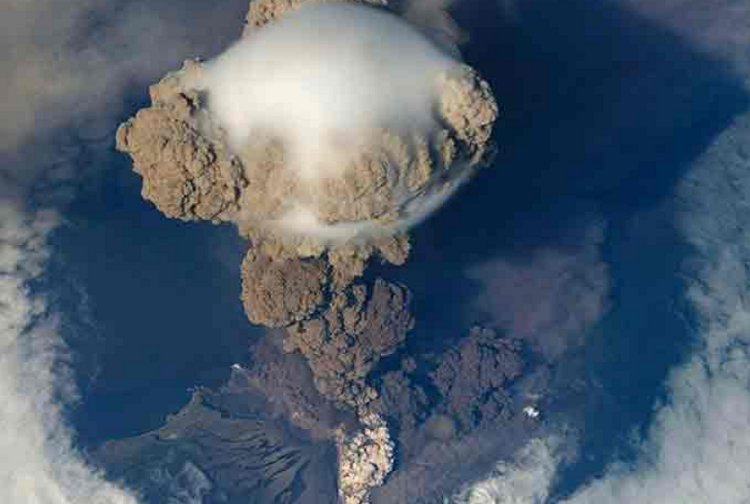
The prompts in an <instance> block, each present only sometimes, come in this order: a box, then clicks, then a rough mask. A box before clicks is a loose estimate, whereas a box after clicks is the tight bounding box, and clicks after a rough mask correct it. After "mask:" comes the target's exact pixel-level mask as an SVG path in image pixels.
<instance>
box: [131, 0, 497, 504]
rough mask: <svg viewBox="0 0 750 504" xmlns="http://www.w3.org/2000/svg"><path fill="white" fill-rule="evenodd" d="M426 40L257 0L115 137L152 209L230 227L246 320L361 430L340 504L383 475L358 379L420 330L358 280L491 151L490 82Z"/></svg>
mask: <svg viewBox="0 0 750 504" xmlns="http://www.w3.org/2000/svg"><path fill="white" fill-rule="evenodd" d="M365 4H371V5H365ZM441 19H442V18H441ZM422 29H423V30H425V27H424V26H422ZM427 32H429V30H425V31H420V30H419V29H417V28H416V27H414V26H412V25H410V24H408V23H407V22H406V21H404V20H402V19H401V18H399V17H398V16H396V15H394V14H393V13H392V11H391V9H390V8H389V6H388V4H387V2H386V1H385V0H360V1H357V0H350V1H342V0H331V1H326V2H319V1H314V0H254V1H253V2H252V3H251V4H250V10H249V14H248V17H247V26H246V28H245V30H244V34H243V39H242V40H240V41H239V42H237V43H236V44H235V45H233V46H232V47H230V48H229V49H228V50H227V51H226V52H225V53H224V54H222V55H221V56H219V57H218V58H216V59H215V60H212V61H209V62H207V63H203V62H200V61H187V62H185V64H184V66H183V68H182V69H181V70H179V71H177V72H173V73H170V74H168V75H167V76H166V77H164V78H163V79H162V80H161V81H160V82H159V83H157V84H156V85H154V86H152V87H151V89H150V93H151V101H152V105H151V107H149V108H146V109H143V110H141V111H139V112H138V114H137V115H136V116H135V117H134V118H132V119H130V120H128V121H127V122H126V123H124V124H123V125H122V126H121V127H120V128H119V130H118V133H117V146H118V148H119V149H120V150H122V151H124V152H127V153H128V154H130V156H131V157H132V158H133V161H134V169H135V171H136V172H138V173H139V174H140V175H141V176H142V177H143V191H142V194H143V196H144V198H146V199H148V200H150V201H152V202H153V203H154V204H155V205H156V206H157V207H158V208H159V209H160V210H161V211H162V212H163V213H164V214H166V215H167V216H169V217H173V218H179V219H182V220H211V221H213V222H231V223H234V224H236V225H237V228H238V230H239V232H240V233H241V234H242V236H244V237H246V238H247V239H248V240H249V242H250V248H249V250H248V252H247V255H246V257H245V259H244V261H243V263H242V281H243V287H242V301H243V304H244V308H245V312H246V313H247V316H248V319H249V320H250V321H251V322H253V323H255V324H262V325H265V326H267V327H274V328H279V329H283V331H282V334H283V335H284V341H283V345H282V347H283V349H284V350H285V351H286V352H299V353H301V354H302V355H304V357H305V358H306V360H307V362H308V364H309V366H310V368H311V370H312V374H313V378H314V383H315V386H316V388H317V390H318V391H319V392H320V393H321V394H322V395H323V396H324V397H326V398H328V399H331V400H333V401H335V403H336V405H337V406H340V407H342V408H345V409H353V410H355V411H356V413H357V415H358V417H359V418H360V420H361V423H362V425H363V430H362V431H361V432H360V433H359V434H355V435H353V436H352V437H351V438H350V436H349V435H348V434H346V435H342V437H340V438H337V443H338V444H339V456H340V458H341V459H342V460H341V461H340V474H339V476H340V477H339V490H340V493H341V497H342V502H347V503H362V502H366V500H367V495H368V493H369V489H370V488H371V487H373V486H376V485H379V484H381V483H382V482H383V480H384V478H385V476H386V475H387V473H388V472H389V471H390V470H391V468H392V462H393V458H392V442H391V440H390V436H389V434H388V431H387V428H386V427H385V423H384V422H382V419H380V417H379V414H378V412H377V411H375V410H374V409H373V408H374V406H373V404H374V401H375V400H376V399H377V397H378V392H377V390H376V389H375V388H374V387H373V386H371V384H369V382H368V380H367V378H368V375H369V373H370V372H371V371H372V370H373V369H374V368H375V367H376V366H377V365H378V363H379V361H380V360H381V359H382V358H383V357H385V356H387V355H391V354H393V353H394V352H396V351H397V350H398V348H399V347H401V346H402V345H403V344H404V342H405V341H406V337H407V334H408V332H409V331H410V330H411V329H412V327H413V326H414V318H413V317H412V315H411V313H410V311H409V302H410V299H411V294H410V292H409V290H408V289H407V288H406V287H405V286H403V285H400V284H396V283H392V282H388V281H387V280H385V279H382V278H377V279H369V280H367V281H365V280H357V278H358V277H360V276H361V275H362V273H363V271H364V269H365V267H366V265H367V262H368V260H369V259H370V258H371V257H372V256H373V255H377V256H379V257H380V258H381V259H382V260H384V261H387V262H390V263H392V264H402V263H404V262H405V261H406V259H407V257H408V254H409V249H410V244H409V237H408V235H407V234H406V232H407V231H408V229H409V228H410V227H411V226H413V225H415V224H417V223H419V222H420V221H421V220H423V219H424V218H426V217H427V216H428V215H429V214H430V213H431V212H433V211H434V210H436V209H437V208H438V207H440V206H441V205H442V204H443V203H444V202H445V201H446V200H447V199H448V198H449V197H450V196H451V195H452V194H453V193H454V192H455V191H456V189H457V188H458V187H459V186H460V185H461V183H462V182H464V181H466V180H468V179H469V178H470V177H471V176H472V175H473V174H474V173H475V172H476V170H477V169H479V168H480V167H482V166H486V165H488V164H489V162H490V160H491V158H492V155H493V153H494V151H495V149H494V145H493V144H492V142H491V140H490V138H491V133H492V126H493V123H494V122H495V119H496V117H497V114H498V109H497V105H496V103H495V100H494V97H493V95H492V92H491V91H490V88H489V85H488V84H487V83H486V82H485V81H484V80H482V79H481V78H480V77H479V75H478V74H477V73H476V72H475V71H474V70H473V69H471V68H470V67H468V66H467V65H464V64H463V63H461V62H460V61H458V60H457V59H456V58H455V56H452V55H451V54H453V53H454V51H449V52H450V54H449V52H446V51H445V50H443V49H441V47H446V44H445V40H440V41H438V42H435V41H433V40H432V39H430V38H428V37H427V36H426V35H425V34H424V33H427ZM440 44H442V45H440ZM381 423H382V425H381ZM368 425H369V427H367V426H368ZM373 426H380V427H377V428H375V427H373ZM372 446H378V447H379V448H378V451H377V453H374V452H372V449H371V447H372ZM371 452H372V453H371ZM373 453H374V454H373ZM375 455H377V456H375Z"/></svg>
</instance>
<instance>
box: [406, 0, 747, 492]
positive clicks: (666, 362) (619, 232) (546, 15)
mask: <svg viewBox="0 0 750 504" xmlns="http://www.w3.org/2000/svg"><path fill="white" fill-rule="evenodd" d="M511 11H512V13H513V15H512V16H505V17H504V14H503V12H506V13H507V12H509V10H508V9H501V7H500V6H499V4H498V3H496V2H493V1H489V0H481V1H477V2H471V3H470V4H469V3H468V2H467V3H466V4H459V5H457V6H456V8H455V9H454V15H455V17H456V18H457V20H458V21H459V23H460V24H461V25H462V27H463V28H464V29H466V30H467V31H468V32H469V33H470V34H471V37H470V41H469V43H468V44H467V45H466V46H464V47H463V48H462V51H463V53H464V56H465V58H466V60H467V62H468V63H469V64H471V65H474V66H476V67H477V68H479V69H480V71H481V72H482V74H483V76H484V77H486V78H487V79H488V80H489V81H490V83H491V85H492V87H493V90H494V92H495V94H496V97H497V100H498V103H499V105H500V108H501V115H500V120H499V124H498V127H497V129H496V139H497V142H498V144H499V145H500V154H499V156H498V158H497V160H496V166H494V167H493V168H490V169H487V170H484V171H483V172H480V174H479V175H478V177H477V178H476V179H475V180H474V181H473V182H472V183H471V184H468V185H467V186H466V187H465V188H464V189H463V190H462V191H461V192H460V193H459V194H458V195H457V197H456V198H455V199H454V200H453V201H451V202H450V203H449V204H448V205H447V206H446V207H445V208H443V209H442V210H441V211H440V212H439V213H438V214H436V215H435V216H433V217H432V218H431V219H430V220H429V221H427V222H426V223H425V224H423V225H422V226H421V227H419V228H418V229H416V230H415V231H414V235H415V240H414V243H415V249H414V251H413V255H412V262H411V264H413V265H415V266H414V267H408V266H407V268H405V269H404V270H403V273H401V272H399V271H394V272H393V273H392V274H393V275H394V276H398V275H402V278H403V281H404V282H405V283H406V284H407V285H409V287H410V288H411V289H412V290H414V291H415V309H416V311H417V319H418V320H419V324H418V325H417V328H416V329H415V331H414V333H413V335H412V336H410V340H409V341H408V345H409V348H410V350H411V351H415V352H418V353H419V352H424V351H428V350H432V349H434V346H435V340H436V339H438V340H441V341H442V343H443V344H444V345H447V344H449V343H450V342H451V341H452V340H453V339H454V338H457V337H460V336H461V335H462V328H463V327H465V326H466V325H467V324H469V323H473V322H477V321H478V322H485V323H487V322H489V323H492V318H491V317H487V318H484V319H480V320H477V319H476V318H475V312H474V311H472V310H471V309H470V307H471V305H472V303H474V302H475V300H476V299H477V298H481V297H482V296H489V297H492V296H495V297H496V298H495V299H493V302H495V303H497V304H498V305H500V304H502V299H501V298H497V296H498V293H497V292H493V291H492V290H490V289H488V284H487V282H485V281H483V279H481V278H478V277H477V275H474V277H470V276H467V275H466V272H467V271H470V270H472V269H473V268H476V267H477V265H482V264H491V263H492V262H493V261H502V262H504V263H505V264H511V265H512V264H517V265H518V266H519V268H520V269H524V268H525V269H534V268H535V267H536V266H537V265H536V264H535V263H534V262H533V261H534V260H535V259H534V258H535V257H538V256H539V255H540V254H543V253H547V252H549V251H552V252H553V253H556V254H561V255H563V256H565V255H568V256H575V255H576V252H577V251H578V250H580V249H581V247H582V243H583V240H582V239H583V237H585V236H586V233H585V231H586V229H588V228H589V226H590V225H591V223H592V221H593V222H595V221H596V220H597V219H601V220H603V221H604V222H606V225H607V228H606V229H607V231H606V239H605V240H604V242H603V243H602V244H601V245H600V247H599V249H600V251H599V256H598V261H593V262H592V263H591V264H592V266H594V267H596V266H597V264H600V263H601V262H602V261H605V262H607V263H610V264H615V263H620V264H624V266H622V267H620V266H618V267H616V268H614V267H612V268H610V269H609V270H604V271H603V273H604V274H603V275H602V276H601V278H602V279H603V280H606V279H607V277H609V282H610V285H611V298H612V300H613V303H614V306H615V307H616V311H615V312H614V314H613V319H614V320H615V321H617V322H619V323H621V324H622V323H625V328H623V327H620V328H618V332H617V333H613V332H612V331H609V335H607V334H605V333H607V332H608V330H609V329H610V328H612V327H613V325H614V324H615V323H616V322H609V323H610V324H611V325H610V326H609V327H604V328H601V327H600V328H598V329H597V333H595V334H594V335H593V336H592V337H593V338H594V339H592V340H591V345H590V346H587V349H586V354H585V355H584V358H585V359H586V360H587V361H588V362H590V363H593V364H594V366H593V372H594V374H595V375H596V374H599V384H600V385H601V386H603V387H604V388H605V389H606V388H607V387H610V388H611V390H612V391H613V393H614V392H616V393H623V394H627V397H629V398H636V397H637V400H636V402H637V404H636V405H635V406H636V407H635V408H634V411H632V412H630V413H629V414H626V415H622V416H618V415H619V414H620V413H622V412H623V410H624V407H623V404H622V403H614V402H613V401H611V399H613V396H612V395H610V396H609V399H607V398H606V396H604V397H602V396H601V395H600V394H599V393H596V394H594V390H595V389H593V388H591V387H589V388H588V389H587V390H588V392H589V393H591V394H592V400H591V403H590V404H588V405H587V406H588V407H589V409H588V410H587V411H586V412H587V413H589V414H591V415H597V414H598V415H602V414H604V413H605V412H608V415H609V416H608V417H607V418H608V419H612V420H613V421H612V423H611V425H609V426H608V425H607V422H606V421H602V422H601V423H600V424H598V425H592V429H591V434H590V437H588V438H587V437H586V436H588V434H587V433H586V431H585V430H584V431H583V437H582V439H581V442H582V444H583V445H584V446H596V447H597V448H598V449H599V451H600V452H601V453H602V455H601V458H599V459H597V460H594V461H591V464H590V465H587V466H581V467H579V470H580V473H579V477H583V476H582V474H584V473H587V474H589V473H590V471H592V470H596V467H599V468H600V467H601V466H602V464H603V461H604V460H606V459H607V458H608V457H610V456H612V455H613V454H614V453H615V451H617V450H618V449H620V448H621V447H622V444H623V442H622V441H623V440H622V437H620V436H621V434H622V433H623V432H625V431H627V430H628V429H629V428H630V427H631V426H633V425H638V424H643V423H647V422H648V420H649V418H650V415H651V412H650V405H652V404H653V402H654V400H655V398H657V397H659V396H660V395H661V393H662V388H661V384H662V383H663V381H664V379H665V378H666V376H667V374H668V371H669V369H670V367H671V366H672V365H673V364H674V363H676V362H679V361H680V359H681V357H682V356H683V354H682V349H684V346H685V345H686V343H687V342H688V338H689V336H688V335H687V334H686V332H685V327H684V324H685V321H684V320H683V319H682V318H681V317H682V316H683V315H682V313H680V311H681V308H680V307H679V306H674V305H671V304H670V303H669V299H673V296H674V295H675V292H677V290H678V289H679V286H678V285H676V284H675V280H674V275H675V273H676V272H677V271H678V270H679V267H680V263H681V261H682V260H683V259H684V257H685V255H684V254H687V252H688V250H687V248H683V249H678V250H677V252H675V253H674V255H667V254H665V255H664V256H663V257H660V258H659V259H657V260H653V259H652V262H651V263H650V264H648V265H646V266H645V267H644V268H639V265H638V261H643V259H644V257H645V255H646V254H647V252H651V253H652V254H653V247H662V246H663V247H674V246H675V244H679V243H682V240H681V239H680V237H679V236H678V234H677V232H676V231H675V230H674V229H673V228H672V227H671V226H670V225H668V224H667V223H668V219H665V220H662V221H659V222H649V219H652V218H653V217H654V215H656V214H655V213H650V212H651V209H652V208H653V207H654V206H655V205H657V204H658V203H659V202H660V201H662V200H663V199H664V197H665V196H667V195H669V194H671V193H672V192H673V191H674V188H675V185H676V184H677V183H678V181H680V180H681V179H682V178H683V176H684V175H685V173H686V171H687V169H688V167H690V165H691V164H692V163H693V162H694V160H695V159H696V158H697V157H698V156H699V155H700V154H701V153H702V152H703V151H704V150H705V148H706V147H707V146H708V144H709V143H710V142H711V141H712V140H713V139H714V138H715V137H716V136H717V135H718V134H719V133H720V132H721V131H722V130H724V129H725V128H726V126H727V125H728V124H729V123H730V121H731V120H732V119H733V118H734V117H735V116H737V115H738V114H739V113H741V112H743V111H744V110H745V109H746V108H747V107H748V97H747V95H746V93H745V91H744V88H743V85H742V83H741V82H740V80H739V79H738V78H737V77H736V76H735V75H734V74H733V72H732V70H731V68H730V67H729V66H728V65H727V64H725V63H723V62H719V61H717V60H715V59H713V58H711V57H709V56H707V55H705V54H702V53H701V52H700V51H698V50H697V49H695V48H694V47H692V46H691V45H690V44H689V43H687V42H686V41H684V40H682V39H680V38H679V37H677V36H675V35H673V34H672V33H670V32H669V31H668V30H666V29H663V28H662V27H660V26H659V25H658V24H655V23H654V22H653V21H650V20H647V19H645V18H642V17H640V16H639V15H637V14H635V13H633V12H631V11H629V10H627V9H626V8H624V7H622V6H621V4H620V3H618V2H613V1H605V2H588V1H584V0H572V1H570V2H564V3H561V2H555V1H553V0H520V1H518V2H514V5H513V9H511ZM645 224H648V225H645ZM592 257H594V256H592ZM585 267H586V265H585V264H582V265H581V268H585ZM644 283H645V284H649V285H653V287H652V289H651V290H650V291H649V292H644V293H640V292H638V289H639V287H638V286H639V285H644ZM508 295H511V294H508ZM545 295H546V293H542V292H540V293H539V294H538V296H539V298H542V297H543V296H545ZM639 296H640V297H639ZM436 298H437V300H436ZM529 298H530V300H529V303H532V304H533V303H534V296H533V294H532V295H529ZM625 298H627V299H625ZM567 301H568V300H567V299H559V303H560V306H561V308H566V303H567ZM624 301H627V303H625V305H626V306H625V308H619V305H620V304H623V302H624ZM644 302H645V304H647V305H648V306H647V309H646V311H647V312H648V315H647V317H646V318H644V319H641V320H637V319H635V318H634V317H635V316H636V313H637V309H636V308H637V307H641V308H642V307H643V306H642V305H643V304H644ZM603 306H604V305H603ZM573 308H575V306H573ZM490 315H491V314H490ZM649 318H650V322H651V325H649V324H648V323H647V322H648V321H649V320H648V319H649ZM606 323H607V322H606V319H605V324H606ZM670 333H671V334H673V335H674V334H681V335H683V336H680V337H672V338H670V337H669V334H670ZM606 337H610V338H614V339H616V341H613V340H610V341H606V340H605V339H603V338H606ZM634 338H636V339H635V341H634ZM639 343H642V344H643V345H639ZM644 349H645V351H647V352H649V351H651V352H652V355H653V360H652V361H649V362H644V361H642V362H643V368H644V372H643V376H642V377H641V379H640V380H637V381H636V382H634V383H630V382H628V380H627V373H628V371H627V369H628V368H630V369H632V365H634V363H638V362H639V359H642V357H643V353H644ZM571 362H573V361H571ZM563 367H564V366H563ZM604 371H611V374H610V375H609V376H608V377H607V378H606V379H603V378H602V377H601V374H600V373H601V372H604ZM554 376H558V377H560V378H555V377H554ZM563 378H564V379H563ZM588 378H592V376H589V377H588ZM569 379H570V374H569V373H568V374H566V373H565V372H561V371H560V370H558V372H557V373H555V374H553V379H552V386H553V387H554V386H559V387H561V388H564V387H566V386H569ZM556 380H557V381H556ZM566 380H568V383H566ZM594 396H595V398H594ZM566 400H570V396H569V395H564V396H561V400H560V401H559V402H558V403H557V404H554V408H560V409H564V408H565V407H566V406H567V408H568V411H569V409H570V407H571V405H570V404H567V405H566V404H565V403H564V401H566ZM586 400H588V398H586ZM552 406H553V405H550V408H549V409H550V410H552V409H554V408H553V407H552ZM578 419H579V420H581V418H580V417H578ZM586 427H588V426H586ZM499 456H503V454H499ZM462 463H463V461H462ZM456 470H457V471H458V472H461V468H458V467H457V468H456ZM464 474H466V475H467V477H471V476H476V474H473V475H470V474H467V473H466V472H464ZM414 485H417V482H416V481H414ZM427 486H429V485H428V483H427V482H425V487H427ZM435 491H436V492H439V490H435ZM425 499H426V500H427V498H425Z"/></svg>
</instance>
